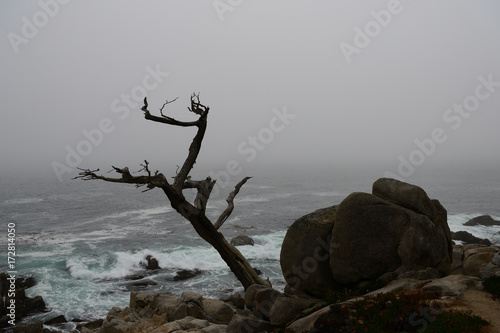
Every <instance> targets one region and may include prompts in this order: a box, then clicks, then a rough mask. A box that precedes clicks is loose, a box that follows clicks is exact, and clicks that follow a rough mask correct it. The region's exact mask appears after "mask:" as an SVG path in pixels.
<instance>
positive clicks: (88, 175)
mask: <svg viewBox="0 0 500 333" xmlns="http://www.w3.org/2000/svg"><path fill="white" fill-rule="evenodd" d="M113 169H114V170H115V171H116V172H118V173H120V174H121V175H122V177H121V178H110V177H104V176H103V175H98V174H97V172H98V171H99V169H97V170H90V169H81V168H78V170H80V171H81V172H80V173H79V174H78V176H76V177H74V178H73V179H81V180H104V181H106V182H111V183H124V184H135V185H136V187H140V186H143V185H146V186H147V187H148V188H149V189H153V188H155V187H164V186H170V185H169V184H168V182H167V179H166V178H165V176H164V175H163V174H161V173H156V174H155V175H154V176H151V174H148V175H147V176H132V175H131V174H130V171H129V169H128V168H127V167H125V168H122V169H120V168H117V167H115V166H113Z"/></svg>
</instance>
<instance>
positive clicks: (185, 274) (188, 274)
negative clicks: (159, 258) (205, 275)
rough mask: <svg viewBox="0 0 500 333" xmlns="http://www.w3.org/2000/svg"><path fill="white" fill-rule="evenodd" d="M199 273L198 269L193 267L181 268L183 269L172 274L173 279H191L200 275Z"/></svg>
mask: <svg viewBox="0 0 500 333" xmlns="http://www.w3.org/2000/svg"><path fill="white" fill-rule="evenodd" d="M200 274H201V271H200V270H199V269H193V270H190V269H183V270H180V271H178V272H177V273H176V275H175V276H174V281H183V280H187V279H191V278H194V277H195V276H197V275H200Z"/></svg>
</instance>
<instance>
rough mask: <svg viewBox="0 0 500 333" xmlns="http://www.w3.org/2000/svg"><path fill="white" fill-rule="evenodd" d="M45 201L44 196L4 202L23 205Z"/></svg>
mask: <svg viewBox="0 0 500 333" xmlns="http://www.w3.org/2000/svg"><path fill="white" fill-rule="evenodd" d="M42 201H44V199H43V198H16V199H9V200H5V201H4V202H3V203H4V204H5V205H23V204H31V203H37V202H42Z"/></svg>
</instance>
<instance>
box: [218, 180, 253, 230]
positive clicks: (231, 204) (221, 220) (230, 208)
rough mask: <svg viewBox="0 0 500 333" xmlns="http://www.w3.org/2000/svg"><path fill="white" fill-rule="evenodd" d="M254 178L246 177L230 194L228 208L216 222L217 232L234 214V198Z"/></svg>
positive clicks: (227, 200)
mask: <svg viewBox="0 0 500 333" xmlns="http://www.w3.org/2000/svg"><path fill="white" fill-rule="evenodd" d="M250 178H252V177H245V178H243V179H242V180H241V181H240V182H239V183H238V184H236V186H235V187H234V190H233V192H231V193H229V196H228V197H227V199H226V202H227V208H226V209H225V210H224V211H223V212H222V214H221V215H220V216H219V218H218V219H217V221H216V222H215V224H214V226H215V229H216V230H219V228H220V227H221V226H222V224H223V223H224V222H226V220H227V219H228V218H229V216H230V215H231V213H232V212H233V209H234V197H236V195H237V194H238V192H239V191H240V188H241V187H242V186H243V184H245V183H246V182H247V180H249V179H250Z"/></svg>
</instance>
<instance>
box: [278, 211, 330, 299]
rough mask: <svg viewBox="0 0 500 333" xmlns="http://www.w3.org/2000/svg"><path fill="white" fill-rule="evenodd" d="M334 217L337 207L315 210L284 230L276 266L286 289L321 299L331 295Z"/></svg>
mask: <svg viewBox="0 0 500 333" xmlns="http://www.w3.org/2000/svg"><path fill="white" fill-rule="evenodd" d="M336 213H337V206H333V207H329V208H324V209H319V210H317V211H315V212H313V213H311V214H307V215H305V216H303V217H301V218H299V219H298V220H297V221H295V222H294V223H293V224H292V225H291V226H290V228H288V231H287V233H286V236H285V239H284V240H283V244H282V246H281V253H280V264H281V270H282V272H283V276H284V277H285V280H286V281H287V283H288V285H289V287H290V288H292V289H295V290H297V291H299V292H304V293H307V294H309V295H312V296H316V297H321V298H324V297H328V296H330V295H331V294H332V293H333V292H334V289H335V285H336V283H335V280H334V279H333V275H332V273H331V268H330V254H329V251H330V239H331V234H332V229H333V226H334V224H335V219H336V218H335V216H336Z"/></svg>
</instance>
